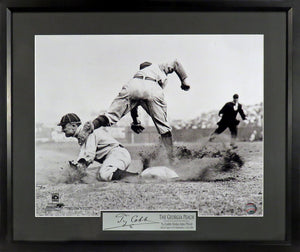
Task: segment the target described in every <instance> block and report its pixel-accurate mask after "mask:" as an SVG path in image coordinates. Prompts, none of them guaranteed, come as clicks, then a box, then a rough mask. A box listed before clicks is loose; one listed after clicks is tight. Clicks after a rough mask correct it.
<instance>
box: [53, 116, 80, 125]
mask: <svg viewBox="0 0 300 252" xmlns="http://www.w3.org/2000/svg"><path fill="white" fill-rule="evenodd" d="M68 123H79V124H81V121H80V118H79V117H78V115H76V114H74V113H68V114H66V115H64V116H63V117H62V118H61V120H60V123H59V124H57V126H64V125H66V124H68Z"/></svg>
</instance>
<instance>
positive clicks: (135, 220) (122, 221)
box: [105, 213, 160, 230]
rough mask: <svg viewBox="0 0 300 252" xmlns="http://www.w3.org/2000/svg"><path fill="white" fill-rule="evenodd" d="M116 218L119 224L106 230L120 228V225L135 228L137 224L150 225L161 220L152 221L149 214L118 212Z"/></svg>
mask: <svg viewBox="0 0 300 252" xmlns="http://www.w3.org/2000/svg"><path fill="white" fill-rule="evenodd" d="M115 218H116V223H117V224H119V225H117V226H113V227H109V228H105V230H107V229H114V228H120V227H130V228H133V226H136V225H149V224H155V223H160V222H155V221H152V220H151V219H150V218H149V217H148V216H144V215H139V214H134V215H129V214H126V213H118V214H116V215H115Z"/></svg>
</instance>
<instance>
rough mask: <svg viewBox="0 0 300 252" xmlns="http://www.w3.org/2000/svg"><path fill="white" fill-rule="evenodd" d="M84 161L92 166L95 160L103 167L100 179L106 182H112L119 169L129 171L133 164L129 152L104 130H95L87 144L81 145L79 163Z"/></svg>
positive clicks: (80, 128)
mask: <svg viewBox="0 0 300 252" xmlns="http://www.w3.org/2000/svg"><path fill="white" fill-rule="evenodd" d="M81 130H82V126H79V127H78V129H77V131H76V133H75V135H74V137H77V136H78V134H79V133H80V131H81ZM82 160H84V161H85V163H86V164H87V166H88V165H90V164H91V163H92V162H93V161H94V160H95V161H98V162H100V163H101V164H102V165H101V167H100V168H99V170H98V175H97V176H98V178H100V179H101V180H105V181H110V180H112V177H113V173H114V172H115V171H116V170H117V169H119V170H122V171H125V170H127V168H128V166H129V165H130V163H131V157H130V154H129V152H128V151H127V150H126V149H125V148H124V147H123V146H122V145H121V144H120V143H119V142H118V141H117V140H116V139H114V138H113V137H112V136H110V135H109V134H108V133H107V132H105V131H104V130H103V129H101V128H100V129H97V130H94V132H93V133H91V134H90V135H89V136H88V138H87V139H86V141H85V143H84V144H82V145H81V148H80V153H79V155H78V160H77V161H78V162H80V161H82Z"/></svg>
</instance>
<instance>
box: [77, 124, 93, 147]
mask: <svg viewBox="0 0 300 252" xmlns="http://www.w3.org/2000/svg"><path fill="white" fill-rule="evenodd" d="M93 131H94V125H93V123H92V122H90V121H89V122H86V123H85V124H84V125H83V128H82V130H81V131H80V132H79V134H78V137H77V138H78V143H79V145H83V144H84V143H85V141H86V139H87V138H88V136H89V135H90V134H91V133H92V132H93Z"/></svg>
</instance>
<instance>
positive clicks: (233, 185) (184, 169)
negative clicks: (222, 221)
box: [35, 142, 263, 217]
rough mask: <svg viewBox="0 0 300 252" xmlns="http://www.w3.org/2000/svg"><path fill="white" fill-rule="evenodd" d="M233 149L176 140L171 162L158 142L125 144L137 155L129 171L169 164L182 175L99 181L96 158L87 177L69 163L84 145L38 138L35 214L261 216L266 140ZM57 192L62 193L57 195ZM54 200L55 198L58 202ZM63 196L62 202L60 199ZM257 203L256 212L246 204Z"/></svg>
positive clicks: (87, 215)
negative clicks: (155, 212)
mask: <svg viewBox="0 0 300 252" xmlns="http://www.w3.org/2000/svg"><path fill="white" fill-rule="evenodd" d="M237 145H238V148H237V149H235V150H230V149H228V148H227V147H226V146H224V144H222V143H219V142H214V143H209V144H208V145H207V146H206V147H205V148H203V147H201V144H200V143H189V144H179V143H177V144H176V149H175V152H176V157H177V160H176V161H175V163H174V165H173V166H172V167H170V166H168V164H167V163H165V162H167V161H165V160H167V159H166V158H165V157H164V156H163V155H160V154H158V153H157V146H155V145H126V148H127V149H128V150H129V152H130V153H131V156H132V164H131V166H130V167H129V170H130V171H134V172H137V171H141V170H142V169H143V168H146V167H148V166H159V165H160V166H161V165H166V166H168V167H169V168H171V169H173V170H174V171H175V172H176V173H177V174H178V175H179V178H177V179H175V180H168V181H166V180H160V179H158V178H152V179H144V178H141V177H135V178H134V179H132V180H128V179H127V180H126V179H125V180H123V181H113V182H99V181H97V180H96V178H95V173H96V170H97V164H94V165H92V167H89V168H88V175H87V176H86V177H84V178H82V179H81V178H78V177H76V174H75V173H74V171H72V169H70V168H69V167H68V165H67V163H68V160H72V159H76V154H77V153H78V151H79V146H78V144H77V143H76V142H69V143H54V142H52V143H37V144H36V146H37V148H36V164H35V171H36V174H35V176H36V195H35V198H36V201H35V207H36V208H35V209H36V216H37V217H42V216H76V217H91V216H93V217H96V216H100V215H101V210H149V211H152V210H177V211H178V210H193V211H195V210H196V211H198V215H199V216H262V215H263V155H262V154H263V153H262V147H263V143H262V142H238V143H237ZM53 195H58V197H59V199H58V200H57V199H55V200H53V197H52V196H53ZM53 201H54V202H53ZM57 202H58V203H57ZM248 203H253V204H255V206H256V207H257V211H256V212H255V213H251V214H249V211H248V212H247V211H246V205H247V204H248Z"/></svg>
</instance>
